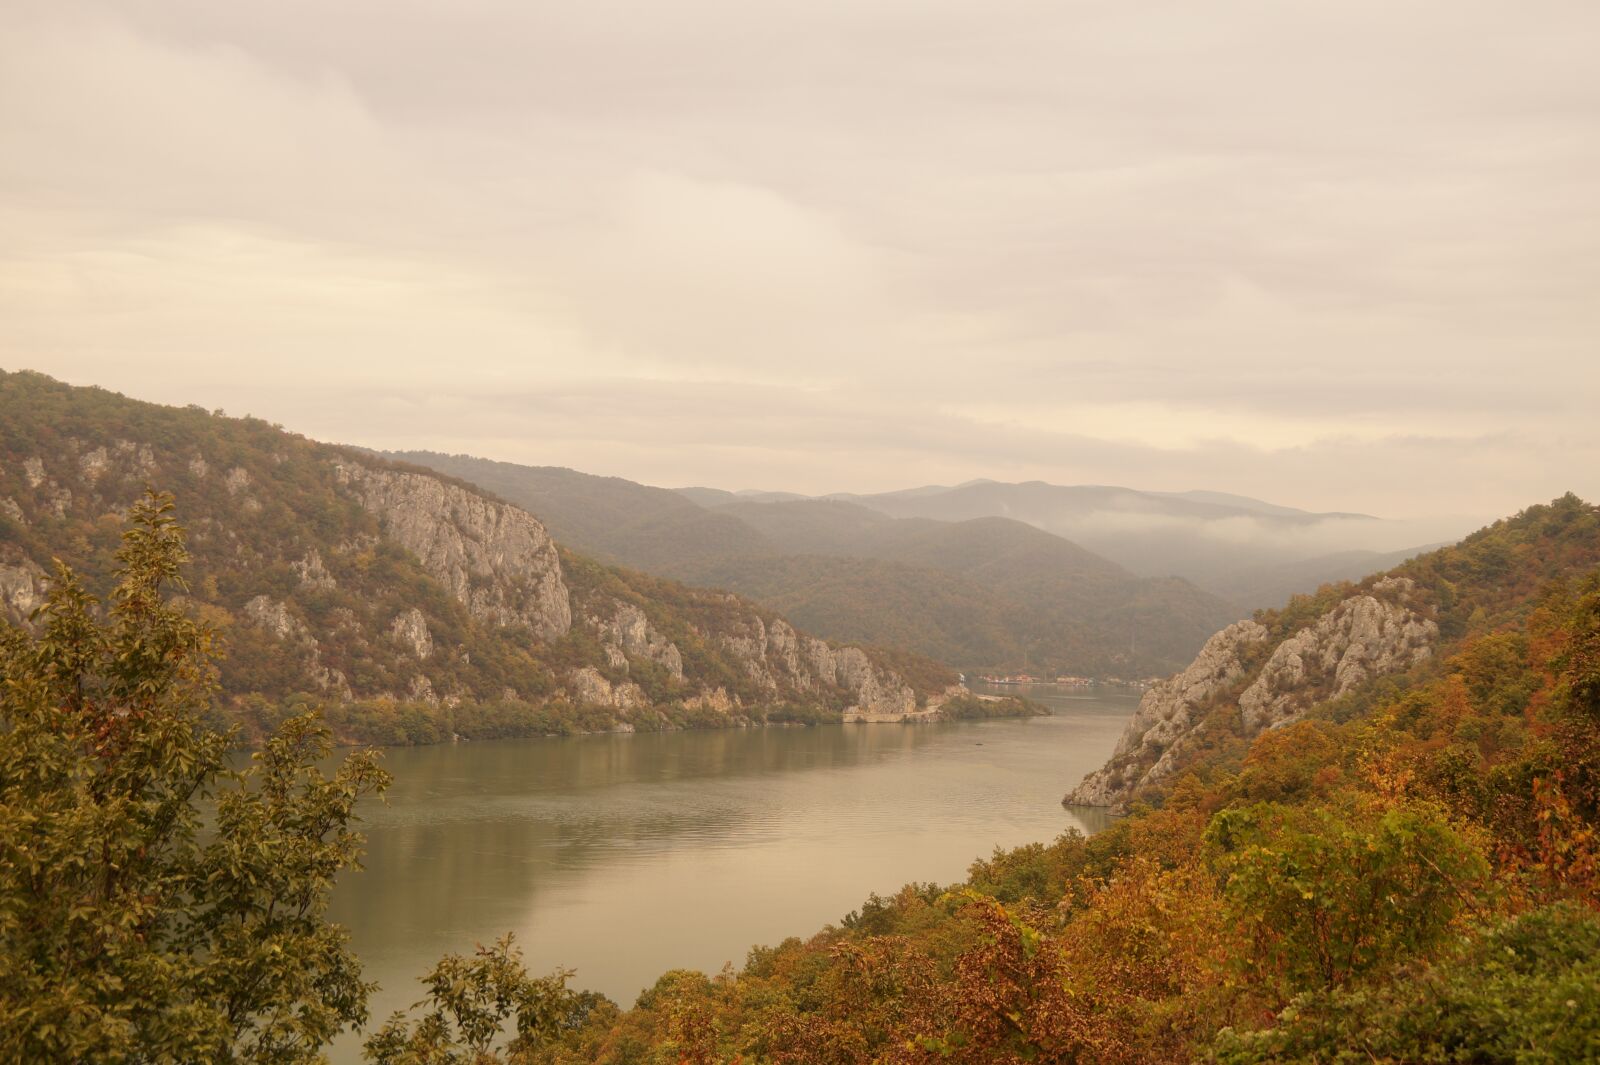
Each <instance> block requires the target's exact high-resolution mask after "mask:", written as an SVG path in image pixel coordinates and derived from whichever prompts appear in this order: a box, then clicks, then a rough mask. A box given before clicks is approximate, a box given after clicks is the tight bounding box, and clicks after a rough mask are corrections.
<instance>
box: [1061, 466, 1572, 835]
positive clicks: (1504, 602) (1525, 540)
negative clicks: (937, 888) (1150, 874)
mask: <svg viewBox="0 0 1600 1065" xmlns="http://www.w3.org/2000/svg"><path fill="white" fill-rule="evenodd" d="M1597 565H1600V511H1597V509H1596V508H1595V507H1594V506H1592V505H1591V504H1588V503H1585V502H1583V501H1582V500H1580V499H1578V498H1577V497H1576V496H1573V495H1570V494H1569V495H1567V496H1564V497H1562V498H1561V499H1557V500H1555V501H1554V502H1552V503H1550V504H1548V505H1541V506H1535V507H1530V508H1528V509H1527V510H1525V511H1523V512H1522V513H1520V514H1518V515H1516V516H1515V517H1512V518H1507V519H1505V520H1503V521H1499V522H1496V523H1495V524H1494V525H1491V526H1489V527H1487V528H1484V529H1481V530H1479V531H1478V532H1475V533H1473V534H1472V535H1471V536H1468V537H1467V538H1466V539H1464V540H1462V541H1461V543H1459V544H1456V545H1453V546H1450V547H1445V548H1440V549H1439V550H1436V551H1431V552H1428V553H1426V554H1423V555H1419V556H1417V557H1416V558H1413V559H1410V560H1409V561H1406V562H1403V563H1401V564H1400V565H1398V566H1395V567H1394V568H1392V569H1390V570H1388V571H1386V572H1382V573H1374V574H1372V575H1370V576H1368V577H1367V578H1366V579H1365V580H1362V581H1360V582H1359V583H1351V582H1343V583H1338V584H1329V585H1325V586H1324V587H1323V588H1322V589H1321V590H1320V591H1318V592H1317V593H1316V594H1315V595H1303V596H1296V597H1295V598H1293V599H1291V600H1290V602H1289V604H1288V606H1287V607H1285V608H1284V609H1282V610H1273V611H1260V612H1258V613H1257V614H1256V616H1255V618H1254V619H1252V620H1247V621H1241V622H1238V623H1236V624H1234V625H1230V626H1228V627H1227V628H1226V629H1223V630H1222V631H1220V632H1218V633H1217V634H1216V635H1214V636H1213V637H1212V638H1211V639H1210V640H1208V641H1207V642H1206V645H1205V646H1204V647H1203V648H1202V649H1201V651H1200V654H1199V655H1198V656H1197V657H1196V658H1195V660H1194V661H1193V662H1192V663H1190V664H1189V666H1188V667H1187V668H1186V669H1184V670H1183V671H1182V672H1180V673H1178V674H1177V675H1175V676H1173V677H1171V678H1170V679H1168V680H1166V681H1163V682H1161V683H1159V684H1157V685H1155V686H1154V687H1152V688H1151V689H1150V690H1149V691H1148V692H1146V693H1145V696H1144V698H1143V699H1142V700H1141V701H1140V704H1139V709H1138V711H1137V712H1136V713H1135V715H1134V717H1133V719H1132V721H1130V722H1129V724H1128V728H1127V730H1126V732H1125V733H1124V734H1123V736H1122V739H1121V740H1120V742H1119V743H1118V745H1117V748H1116V751H1115V753H1114V754H1113V755H1112V757H1111V760H1110V761H1109V762H1108V763H1107V764H1106V766H1105V767H1104V768H1102V769H1100V770H1098V771H1096V772H1094V773H1092V774H1090V775H1089V776H1088V777H1087V778H1086V779H1085V780H1084V781H1083V783H1081V784H1079V785H1078V786H1077V787H1076V788H1075V789H1074V790H1073V791H1072V792H1071V794H1069V795H1068V796H1067V801H1068V802H1069V803H1078V804H1086V805H1096V806H1122V805H1125V804H1126V803H1127V802H1128V801H1130V800H1131V799H1134V798H1138V797H1144V798H1151V797H1153V796H1156V795H1159V794H1160V793H1161V792H1162V791H1164V789H1165V788H1167V787H1168V786H1170V785H1171V783H1172V782H1173V781H1174V780H1176V779H1177V778H1178V777H1179V776H1180V775H1181V773H1182V771H1183V770H1185V769H1186V768H1188V767H1189V766H1191V765H1194V764H1197V763H1199V762H1201V761H1208V762H1209V764H1211V765H1213V766H1226V765H1228V764H1230V762H1229V759H1230V758H1234V759H1237V758H1238V757H1240V756H1242V754H1243V752H1244V750H1245V748H1246V746H1247V745H1248V743H1249V741H1250V740H1252V739H1253V738H1254V737H1255V736H1257V735H1259V734H1260V733H1262V732H1264V731H1267V730H1269V729H1274V728H1279V727H1282V726H1284V725H1286V724H1289V723H1291V722H1294V721H1297V720H1299V719H1301V718H1302V717H1304V716H1306V715H1307V714H1308V713H1320V714H1323V715H1332V716H1340V715H1344V716H1348V715H1350V714H1352V713H1354V712H1356V710H1357V709H1359V708H1361V707H1364V706H1370V705H1372V703H1373V701H1374V700H1376V699H1379V698H1381V697H1383V696H1384V695H1386V694H1392V693H1393V692H1394V691H1396V690H1398V689H1399V688H1400V687H1402V686H1414V685H1416V684H1420V683H1422V682H1423V681H1425V680H1426V679H1427V678H1429V677H1430V676H1432V675H1434V674H1435V673H1436V672H1437V671H1438V670H1439V669H1440V668H1441V667H1440V662H1441V661H1442V660H1444V659H1446V658H1448V657H1449V656H1450V655H1451V654H1453V653H1454V652H1455V650H1456V649H1457V648H1458V647H1459V646H1460V645H1461V644H1462V642H1463V641H1465V640H1469V639H1472V638H1474V637H1477V636H1481V635H1483V634H1484V633H1487V632H1490V631H1493V630H1494V629H1496V628H1500V627H1504V626H1506V625H1510V624H1516V623H1518V622H1520V621H1521V620H1522V619H1523V618H1524V617H1525V616H1526V614H1527V612H1528V611H1529V610H1530V609H1531V608H1532V604H1533V603H1534V602H1535V601H1536V600H1537V598H1538V596H1539V594H1540V593H1541V592H1542V591H1543V590H1544V589H1545V588H1547V587H1548V586H1550V585H1551V584H1553V583H1558V582H1563V581H1567V580H1570V579H1572V578H1573V577H1574V576H1576V575H1579V574H1583V573H1587V572H1590V571H1592V570H1593V569H1594V568H1595V567H1596V566H1597Z"/></svg>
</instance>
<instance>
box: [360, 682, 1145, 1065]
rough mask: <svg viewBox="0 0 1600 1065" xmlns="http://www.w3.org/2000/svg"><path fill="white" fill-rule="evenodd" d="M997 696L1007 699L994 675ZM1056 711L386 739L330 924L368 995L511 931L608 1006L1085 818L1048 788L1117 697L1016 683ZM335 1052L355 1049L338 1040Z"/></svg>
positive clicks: (1062, 778)
mask: <svg viewBox="0 0 1600 1065" xmlns="http://www.w3.org/2000/svg"><path fill="white" fill-rule="evenodd" d="M1011 690H1013V691H1014V690H1015V689H1011ZM1027 694H1028V695H1029V696H1030V697H1031V698H1034V699H1035V700H1037V701H1039V702H1042V703H1045V704H1046V705H1048V706H1049V707H1050V709H1051V710H1052V711H1053V715H1052V716H1050V717H1044V718H1034V719H1031V720H1023V721H988V722H974V723H957V724H948V725H881V724H880V725H825V726H820V727H816V728H758V729H719V730H709V731H696V732H670V733H652V734H646V735H604V736H581V737H572V738H565V739H533V740H502V741H495V742H485V743H460V744H451V745H444V746H438V747H419V748H410V749H395V750H390V751H387V752H385V755H384V764H385V765H386V766H387V768H388V769H389V770H390V771H392V772H393V773H394V776H395V782H394V786H393V787H392V788H391V789H390V791H389V794H388V805H387V806H384V805H380V804H378V803H370V804H368V805H367V807H366V808H365V810H364V815H365V824H364V830H365V832H366V835H367V849H366V856H365V858H364V859H363V864H364V865H365V867H366V868H365V870H364V871H362V872H359V873H354V874H350V875H347V876H345V877H343V878H342V879H341V880H340V882H339V885H338V887H337V888H336V889H335V891H334V894H333V913H332V916H333V919H334V920H336V921H338V922H340V923H342V924H344V925H345V926H347V927H348V928H349V929H350V930H351V932H352V934H353V936H354V940H355V948H356V950H357V952H358V953H359V954H360V956H361V959H362V961H363V962H364V963H365V966H366V976H367V977H368V978H369V979H375V980H377V981H378V982H379V983H380V984H381V986H382V990H380V991H379V992H377V993H376V994H374V996H373V998H372V1000H371V1002H370V1006H371V1010H372V1018H373V1021H374V1022H375V1023H381V1021H383V1020H384V1019H386V1018H387V1017H388V1015H389V1014H390V1012H392V1011H393V1010H394V1009H396V1008H399V1007H403V1006H406V1005H409V1004H410V1003H412V1002H415V1001H416V1000H417V999H418V998H420V997H421V987H420V985H419V984H418V983H417V982H416V980H417V977H419V976H420V975H422V973H423V972H424V971H425V970H426V969H427V968H428V967H429V966H430V965H432V964H433V962H434V961H436V960H437V959H438V958H439V956H440V955H442V954H444V953H446V952H449V951H456V952H470V951H471V950H472V948H473V945H474V944H475V943H485V944H487V943H489V942H490V941H492V940H493V939H495V938H496V937H498V936H499V935H501V934H502V933H504V932H506V931H514V932H515V933H516V935H517V941H518V942H519V943H520V944H521V946H522V948H523V950H524V952H525V954H526V957H527V961H528V964H529V967H530V969H531V970H533V971H534V972H537V973H544V972H547V971H549V970H551V969H553V968H556V967H557V966H565V967H567V968H572V969H576V970H577V975H576V976H575V977H574V978H573V980H572V983H573V985H574V986H578V987H585V988H593V989H595V990H598V991H601V992H604V993H605V994H606V995H609V996H610V997H611V998H613V999H615V1000H616V1001H617V1002H618V1003H620V1004H621V1005H623V1006H624V1007H626V1006H630V1005H632V1003H633V1000H634V998H635V997H637V995H638V994H639V992H640V991H642V990H644V989H645V988H647V987H649V986H650V985H651V984H652V983H654V982H655V980H656V978H657V977H658V976H659V975H660V974H661V973H663V972H664V971H666V970H667V969H671V968H699V969H703V970H705V971H707V972H712V973H715V972H716V971H717V970H719V969H721V968H722V966H723V964H724V963H725V962H732V963H733V965H734V967H735V968H738V967H740V966H742V965H743V963H744V959H745V955H746V953H747V952H748V951H749V949H750V947H751V946H752V945H755V944H773V943H777V942H780V941H781V940H783V939H784V938H785V937H787V936H801V937H805V936H809V935H811V934H812V933H813V932H816V931H817V930H818V929H820V928H821V927H822V926H823V925H824V924H827V923H830V922H837V921H839V919H840V918H842V917H843V916H844V915H845V914H847V913H849V912H850V911H851V910H853V909H856V908H857V907H859V906H860V904H861V903H862V901H863V900H865V899H866V897H867V896H868V894H869V893H871V892H874V891H876V892H879V893H882V894H887V893H890V892H893V891H895V890H896V889H898V888H899V887H900V886H901V885H902V884H905V883H906V882H908V881H913V880H915V881H930V880H931V881H936V882H939V883H949V882H951V881H956V880H960V879H962V878H963V877H964V876H965V873H966V869H967V866H968V865H969V864H970V863H971V861H972V860H973V859H974V858H977V857H980V856H987V855H988V854H989V853H990V852H991V851H992V850H993V849H994V848H995V847H996V846H1003V847H1011V846H1016V845H1018V844H1021V843H1028V842H1032V841H1035V840H1040V841H1044V840H1050V839H1052V838H1054V837H1055V836H1056V835H1058V834H1059V833H1061V832H1062V831H1064V830H1066V829H1068V828H1077V829H1080V830H1083V831H1089V830H1091V829H1094V828H1098V827H1100V826H1101V825H1102V824H1104V820H1103V818H1097V815H1096V814H1095V813H1094V812H1092V811H1077V812H1073V811H1068V810H1066V809H1063V808H1062V807H1061V805H1060V802H1061V796H1062V795H1063V794H1065V793H1066V791H1067V790H1068V789H1069V788H1070V787H1071V786H1072V785H1074V784H1076V783H1077V782H1078V781H1079V780H1080V779H1081V778H1082V777H1083V775H1084V773H1086V772H1088V771H1089V770H1091V769H1095V768H1098V767H1099V766H1100V765H1101V764H1102V763H1103V762H1104V761H1105V759H1106V758H1107V756H1109V755H1110V753H1111V750H1112V748H1113V747H1114V746H1115V744H1116V740H1117V737H1118V735H1119V734H1120V733H1121V731H1122V727H1123V725H1124V724H1125V723H1126V722H1127V719H1128V717H1129V716H1130V715H1131V714H1132V713H1133V710H1134V708H1135V707H1136V706H1137V702H1138V697H1137V696H1136V695H1133V694H1123V693H1114V694H1107V693H1105V692H1075V691H1072V690H1069V689H1059V688H1054V687H1051V686H1044V685H1040V686H1035V687H1033V688H1031V689H1028V691H1027ZM333 1058H334V1061H335V1062H346V1061H355V1060H357V1044H356V1042H355V1041H352V1040H349V1039H346V1040H342V1041H341V1042H340V1044H339V1045H338V1046H337V1047H336V1048H335V1052H334V1055H333Z"/></svg>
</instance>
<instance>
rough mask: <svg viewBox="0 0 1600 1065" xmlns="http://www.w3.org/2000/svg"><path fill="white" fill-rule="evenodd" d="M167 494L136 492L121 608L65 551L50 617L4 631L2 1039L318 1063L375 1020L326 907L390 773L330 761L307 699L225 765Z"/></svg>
mask: <svg viewBox="0 0 1600 1065" xmlns="http://www.w3.org/2000/svg"><path fill="white" fill-rule="evenodd" d="M172 509H173V507H172V500H171V497H170V496H166V495H156V494H154V493H149V494H147V495H146V497H145V498H144V499H143V500H141V501H140V502H138V503H137V504H135V505H134V507H133V509H132V512H131V515H130V518H131V523H130V526H129V528H128V529H127V531H126V533H125V534H124V536H123V542H122V547H121V549H120V550H119V551H118V552H117V555H116V558H117V563H118V569H117V585H116V588H115V591H114V592H113V593H112V597H111V602H110V605H109V608H107V609H104V610H102V609H100V607H99V604H98V603H97V601H96V599H95V598H94V597H93V596H91V595H90V594H89V593H88V592H87V591H86V590H85V589H84V587H83V586H82V584H81V583H80V581H79V579H78V578H77V576H76V575H75V574H74V573H73V572H72V571H71V570H70V569H68V568H67V567H65V566H63V565H60V564H59V563H58V564H57V568H56V576H55V580H54V581H53V583H52V587H51V590H50V594H49V596H48V600H47V602H46V603H45V605H44V606H43V607H42V608H41V610H40V611H39V613H38V614H37V615H36V616H35V624H36V629H37V634H32V633H29V632H24V631H22V630H20V629H16V628H14V627H11V626H5V627H4V628H3V630H0V669H3V676H4V682H3V685H0V961H3V964H0V1059H4V1060H7V1061H74V1062H103V1061H105V1062H109V1061H117V1062H167V1061H172V1062H192V1061H208V1062H269V1061H270V1062H274V1063H280V1062H282V1063H293V1062H307V1061H312V1060H316V1059H317V1057H318V1055H319V1048H320V1047H321V1046H322V1045H323V1044H325V1043H326V1042H327V1041H328V1040H329V1039H331V1038H332V1037H333V1036H334V1035H335V1034H336V1033H337V1032H338V1031H340V1030H341V1029H342V1028H344V1027H346V1026H350V1025H358V1024H360V1023H361V1022H362V1021H364V1020H365V1018H366V1005H365V1003H366V997H367V993H368V991H369V990H370V986H371V985H369V984H367V983H365V982H363V981H362V979H361V969H360V965H359V963H358V961H357V960H356V958H355V957H354V955H353V954H352V953H351V952H350V950H349V946H348V939H347V935H346V933H345V932H344V930H343V929H341V928H339V927H337V926H335V925H332V924H329V923H328V922H327V921H326V919H325V910H326V905H327V899H328V893H329V890H330V889H331V887H332V885H333V878H334V876H335V874H336V873H338V871H339V870H341V869H344V868H348V867H350V866H352V865H353V864H354V863H355V859H356V856H357V852H358V848H359V845H360V842H361V837H360V835H359V834H358V833H357V832H356V831H355V830H354V828H353V823H354V810H355V805H356V803H357V801H358V800H359V799H360V798H361V797H363V796H366V795H369V794H372V793H374V792H377V791H381V790H382V789H383V787H384V786H385V785H386V784H387V782H388V777H387V775H386V774H385V773H384V772H383V771H382V770H381V769H379V768H378V766H377V764H376V761H375V757H374V756H373V755H372V754H370V753H365V752H364V753H358V754H353V755H351V756H349V757H348V758H346V759H345V760H344V762H343V764H342V765H341V766H340V768H339V769H338V771H337V772H336V773H335V774H334V775H333V776H332V777H328V776H325V775H324V774H323V773H321V772H320V771H318V770H317V769H316V768H315V763H316V761H317V760H318V759H320V758H323V757H324V756H326V755H327V754H328V753H329V751H330V737H329V733H328V730H327V729H326V728H325V727H324V726H323V725H322V724H321V723H320V721H319V720H318V718H317V717H316V716H315V715H311V714H308V715H305V716H302V717H297V718H293V719H290V720H289V721H287V722H285V723H284V725H283V726H282V728H281V729H280V731H279V732H278V733H277V735H275V736H274V737H273V738H272V739H271V740H270V741H269V742H268V743H267V744H266V746H265V748H264V749H263V750H262V751H261V752H259V753H258V754H256V755H255V756H254V758H253V759H252V763H251V765H250V766H249V768H247V769H245V770H243V771H242V772H236V771H234V770H232V769H231V768H230V765H229V759H228V748H229V735H228V734H225V733H223V732H220V731H218V730H217V729H216V728H214V727H212V726H211V725H210V724H209V723H208V713H209V711H210V707H211V700H212V697H213V695H214V691H215V683H216V681H215V669H214V662H215V660H216V657H217V652H216V649H215V647H214V644H213V636H212V634H211V633H210V631H208V630H207V629H206V628H205V627H204V626H202V625H199V624H197V623H195V622H194V621H193V620H191V619H190V618H189V617H188V615H187V614H186V613H185V612H184V610H183V608H182V607H181V605H179V604H178V603H176V602H174V601H173V600H171V599H169V598H168V597H167V594H166V592H167V590H168V589H169V588H177V589H179V590H181V589H182V581H181V578H180V576H179V571H180V568H181V567H182V565H183V564H184V562H185V561H186V560H187V558H188V555H187V553H186V551H185V549H184V542H183V534H182V531H181V529H180V528H179V527H178V525H177V523H176V521H175V519H174V517H173V515H172Z"/></svg>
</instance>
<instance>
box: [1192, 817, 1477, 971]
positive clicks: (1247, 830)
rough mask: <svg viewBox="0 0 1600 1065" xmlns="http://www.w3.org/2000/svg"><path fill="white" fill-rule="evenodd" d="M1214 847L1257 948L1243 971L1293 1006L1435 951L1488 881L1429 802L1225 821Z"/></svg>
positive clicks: (1234, 913) (1235, 914)
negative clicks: (1262, 978) (1272, 977)
mask: <svg viewBox="0 0 1600 1065" xmlns="http://www.w3.org/2000/svg"><path fill="white" fill-rule="evenodd" d="M1206 840H1207V843H1208V845H1209V847H1210V849H1211V858H1212V862H1213V865H1214V867H1215V868H1216V869H1217V871H1218V872H1219V873H1220V874H1221V875H1222V877H1223V880H1224V888H1223V895H1224V898H1225V899H1226V901H1227V905H1228V908H1229V910H1230V915H1231V917H1232V918H1233V920H1234V922H1235V923H1236V925H1237V927H1238V928H1239V929H1240V930H1241V931H1242V932H1243V933H1244V934H1245V935H1246V936H1247V937H1248V938H1249V940H1250V949H1247V950H1243V951H1241V952H1239V954H1238V961H1239V962H1240V964H1241V965H1243V966H1245V967H1247V968H1248V969H1250V970H1251V971H1253V972H1256V973H1258V974H1260V975H1266V974H1276V975H1277V976H1278V977H1279V978H1280V979H1281V981H1282V987H1281V989H1280V990H1281V991H1283V992H1284V993H1285V997H1286V998H1287V997H1288V996H1290V995H1293V994H1295V993H1297V992H1300V991H1305V990H1312V989H1318V988H1332V987H1339V986H1341V985H1343V984H1345V983H1346V982H1348V981H1350V980H1352V979H1355V978H1357V977H1359V976H1362V975H1363V974H1366V973H1368V972H1370V971H1373V970H1375V969H1379V968H1381V967H1383V966H1387V965H1390V964H1392V963H1394V962H1395V961H1396V960H1398V959H1402V958H1405V957H1407V956H1409V955H1411V954H1414V953H1417V952H1419V951H1423V950H1426V949H1428V948H1430V947H1432V946H1434V945H1436V944H1437V943H1438V942H1440V940H1442V939H1443V938H1444V936H1445V934H1446V932H1447V931H1448V930H1449V928H1450V927H1451V925H1452V923H1453V922H1454V921H1455V919H1456V917H1457V915H1458V914H1459V913H1460V912H1461V910H1462V909H1463V908H1467V909H1469V910H1471V909H1476V908H1478V907H1479V902H1478V900H1479V899H1480V898H1482V897H1483V895H1484V892H1485V888H1486V886H1487V883H1488V879H1489V865H1488V863H1487V862H1486V861H1485V860H1484V858H1483V856H1482V854H1481V853H1480V852H1479V851H1478V849H1477V848H1476V847H1475V846H1474V845H1473V844H1472V843H1471V842H1469V841H1468V840H1467V839H1466V838H1464V837H1463V836H1462V835H1461V834H1460V833H1459V832H1457V831H1456V830H1455V829H1454V828H1452V827H1451V826H1450V824H1449V823H1448V822H1447V821H1446V820H1445V819H1444V818H1443V817H1442V816H1441V815H1440V813H1439V812H1438V811H1437V810H1435V809H1433V808H1431V807H1429V806H1426V805H1424V804H1420V803H1418V804H1411V805H1400V806H1394V807H1391V808H1387V809H1385V808H1383V807H1381V806H1379V805H1377V804H1373V803H1369V802H1363V801H1359V800H1352V801H1350V802H1347V803H1346V804H1344V805H1343V806H1339V805H1329V806H1319V807H1309V808H1308V807H1296V806H1280V805H1277V804H1274V803H1258V804H1256V805H1254V806H1248V807H1236V808H1233V809H1229V810H1225V811H1223V812H1222V813H1220V814H1218V815H1217V816H1216V818H1214V819H1213V821H1212V823H1211V826H1210V828H1208V829H1207V831H1206Z"/></svg>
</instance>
